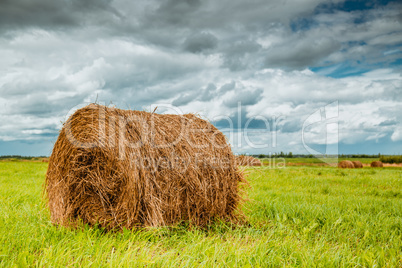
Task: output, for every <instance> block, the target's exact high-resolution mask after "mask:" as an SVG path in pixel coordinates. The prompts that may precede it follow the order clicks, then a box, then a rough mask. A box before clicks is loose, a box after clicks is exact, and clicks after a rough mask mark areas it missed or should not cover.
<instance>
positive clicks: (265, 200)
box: [0, 161, 402, 267]
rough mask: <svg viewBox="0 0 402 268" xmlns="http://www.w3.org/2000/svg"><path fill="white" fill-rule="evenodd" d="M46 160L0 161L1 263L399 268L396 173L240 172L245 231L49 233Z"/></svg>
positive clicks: (401, 185)
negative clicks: (245, 185)
mask: <svg viewBox="0 0 402 268" xmlns="http://www.w3.org/2000/svg"><path fill="white" fill-rule="evenodd" d="M46 168H47V163H41V162H22V161H21V162H20V161H14V162H9V161H1V162H0V230H1V231H0V266H6V267H9V266H16V267H26V266H40V267H42V266H45V267H46V266H52V267H61V266H80V267H86V266H94V267H99V266H102V267H103V266H106V267H108V266H110V267H120V266H130V267H161V266H162V267H197V266H208V267H210V266H214V267H215V266H218V267H270V266H272V267H278V266H281V267H282V266H301V267H401V266H402V169H401V168H379V169H373V168H363V169H349V170H340V169H337V168H331V167H303V166H302V167H287V168H284V169H262V168H255V169H249V170H248V173H249V177H248V180H249V183H250V186H249V188H248V189H247V192H248V195H249V197H248V198H249V201H248V202H247V203H246V204H245V206H244V207H243V211H244V212H245V214H246V216H247V217H248V220H249V225H245V226H239V227H236V228H232V227H231V226H228V225H225V224H223V223H216V224H214V225H212V226H210V228H209V229H208V230H198V229H194V228H193V229H188V228H185V227H171V228H157V229H148V230H140V231H133V232H130V231H128V230H126V231H125V232H121V233H120V232H119V233H102V232H101V231H100V230H99V229H90V228H87V227H85V226H83V227H82V228H79V229H76V230H70V229H65V228H60V227H56V226H53V225H52V224H51V223H50V220H49V213H48V211H47V210H46V208H45V207H44V206H43V204H42V202H41V191H42V184H43V182H44V177H45V172H46Z"/></svg>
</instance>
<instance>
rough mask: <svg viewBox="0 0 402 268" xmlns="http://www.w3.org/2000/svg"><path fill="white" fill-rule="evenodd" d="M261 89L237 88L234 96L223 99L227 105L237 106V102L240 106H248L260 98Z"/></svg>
mask: <svg viewBox="0 0 402 268" xmlns="http://www.w3.org/2000/svg"><path fill="white" fill-rule="evenodd" d="M262 93H263V90H262V89H260V88H259V89H246V90H238V91H237V92H236V93H235V95H234V96H232V97H231V98H229V99H228V100H226V101H224V102H223V103H224V104H225V105H226V106H227V107H231V108H233V107H237V106H238V104H239V103H240V105H242V106H249V105H254V104H256V103H258V102H259V101H260V100H261V94H262Z"/></svg>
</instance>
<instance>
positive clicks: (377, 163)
mask: <svg viewBox="0 0 402 268" xmlns="http://www.w3.org/2000/svg"><path fill="white" fill-rule="evenodd" d="M370 166H371V167H383V166H384V164H383V163H382V162H381V161H373V162H371V164H370Z"/></svg>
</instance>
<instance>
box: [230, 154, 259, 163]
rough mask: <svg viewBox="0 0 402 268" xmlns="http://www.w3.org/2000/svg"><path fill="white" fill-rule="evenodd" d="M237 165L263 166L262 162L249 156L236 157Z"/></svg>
mask: <svg viewBox="0 0 402 268" xmlns="http://www.w3.org/2000/svg"><path fill="white" fill-rule="evenodd" d="M236 163H237V165H239V166H262V163H261V161H260V160H258V159H257V158H255V157H252V156H249V155H239V156H236Z"/></svg>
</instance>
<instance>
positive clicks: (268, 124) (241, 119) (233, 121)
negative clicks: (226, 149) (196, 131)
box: [211, 109, 274, 131]
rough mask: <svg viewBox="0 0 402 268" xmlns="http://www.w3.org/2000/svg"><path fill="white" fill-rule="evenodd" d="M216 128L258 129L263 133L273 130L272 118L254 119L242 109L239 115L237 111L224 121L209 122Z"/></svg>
mask: <svg viewBox="0 0 402 268" xmlns="http://www.w3.org/2000/svg"><path fill="white" fill-rule="evenodd" d="M211 123H212V124H213V125H214V126H216V127H217V128H222V129H227V128H230V127H233V129H245V128H249V129H260V130H265V131H271V130H272V129H273V124H274V120H273V119H272V118H269V117H268V118H265V120H262V119H261V118H254V117H250V116H248V115H247V112H246V110H245V109H242V110H241V111H240V113H239V112H238V111H236V112H234V113H233V114H232V115H229V116H228V118H226V119H221V120H216V121H212V122H211Z"/></svg>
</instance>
